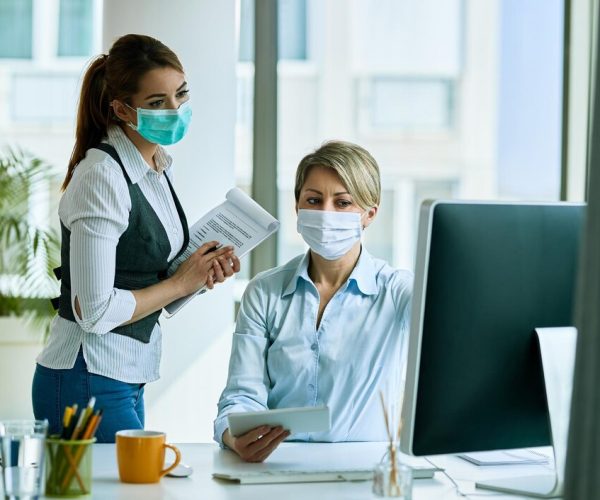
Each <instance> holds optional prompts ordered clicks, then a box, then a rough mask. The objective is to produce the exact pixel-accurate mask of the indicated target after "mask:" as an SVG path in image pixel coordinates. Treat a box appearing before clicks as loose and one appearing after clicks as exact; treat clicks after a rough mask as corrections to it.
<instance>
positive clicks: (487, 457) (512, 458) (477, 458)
mask: <svg viewBox="0 0 600 500" xmlns="http://www.w3.org/2000/svg"><path fill="white" fill-rule="evenodd" d="M458 456H459V457H460V458H462V459H463V460H467V461H468V462H471V463H472V464H475V465H525V464H546V463H548V457H546V456H544V455H542V454H541V453H536V452H534V451H530V450H526V449H520V450H507V451H504V450H503V451H478V452H475V453H461V454H460V455H458Z"/></svg>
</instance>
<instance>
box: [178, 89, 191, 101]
mask: <svg viewBox="0 0 600 500" xmlns="http://www.w3.org/2000/svg"><path fill="white" fill-rule="evenodd" d="M189 93H190V91H189V89H185V90H181V91H179V92H177V99H183V98H184V97H187V96H188V94H189Z"/></svg>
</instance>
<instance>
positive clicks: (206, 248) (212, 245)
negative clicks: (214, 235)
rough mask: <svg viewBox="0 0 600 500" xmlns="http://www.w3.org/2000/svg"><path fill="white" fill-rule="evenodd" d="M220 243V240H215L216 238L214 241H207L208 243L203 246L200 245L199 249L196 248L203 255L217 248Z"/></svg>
mask: <svg viewBox="0 0 600 500" xmlns="http://www.w3.org/2000/svg"><path fill="white" fill-rule="evenodd" d="M218 245H219V242H218V241H215V240H213V241H207V242H206V243H204V245H202V246H201V247H199V248H198V250H196V252H198V253H199V254H201V255H204V254H205V253H206V252H208V251H209V250H210V249H212V248H215V247H216V246H218Z"/></svg>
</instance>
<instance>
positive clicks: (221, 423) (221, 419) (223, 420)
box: [213, 414, 229, 449]
mask: <svg viewBox="0 0 600 500" xmlns="http://www.w3.org/2000/svg"><path fill="white" fill-rule="evenodd" d="M228 428H229V422H227V414H225V415H219V416H218V417H217V419H216V420H215V435H214V436H213V439H214V440H215V441H216V442H217V443H219V446H221V448H224V449H227V445H226V444H225V443H224V442H223V433H224V432H225V431H226V430H227V429H228Z"/></svg>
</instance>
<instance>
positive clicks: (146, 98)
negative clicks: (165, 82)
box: [144, 82, 187, 101]
mask: <svg viewBox="0 0 600 500" xmlns="http://www.w3.org/2000/svg"><path fill="white" fill-rule="evenodd" d="M186 85H187V82H183V83H182V84H181V85H180V87H179V88H178V89H177V92H179V91H180V90H181V89H183V87H185V86H186ZM166 95H167V94H151V95H149V96H148V97H144V101H146V100H148V99H152V98H154V97H165V96H166Z"/></svg>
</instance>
